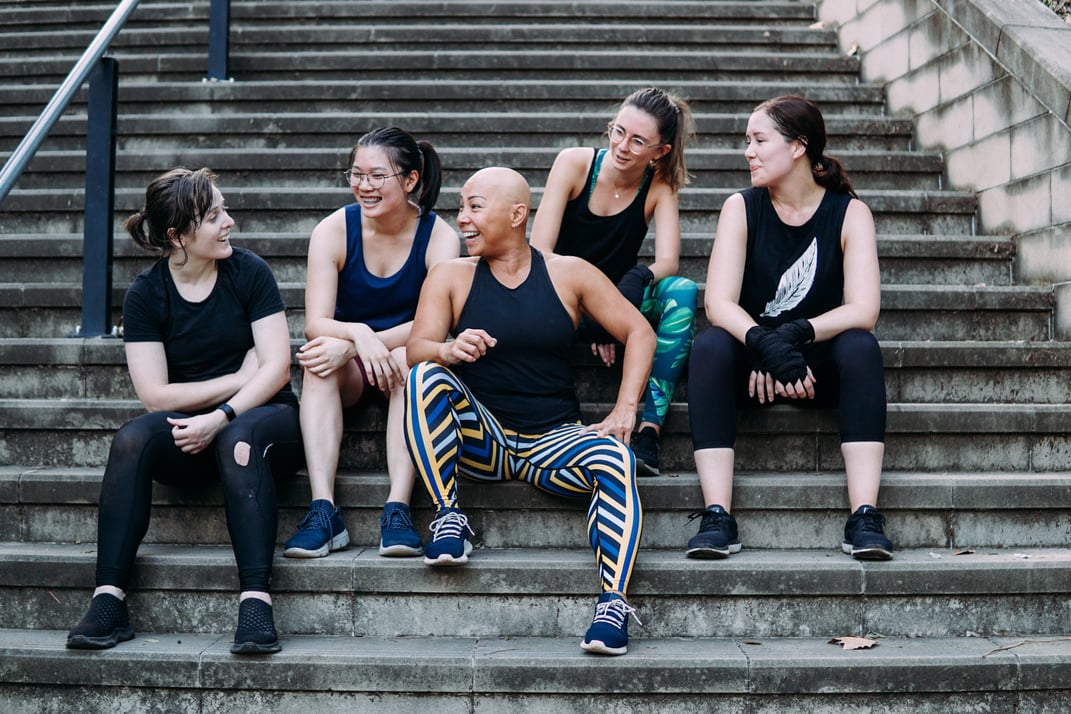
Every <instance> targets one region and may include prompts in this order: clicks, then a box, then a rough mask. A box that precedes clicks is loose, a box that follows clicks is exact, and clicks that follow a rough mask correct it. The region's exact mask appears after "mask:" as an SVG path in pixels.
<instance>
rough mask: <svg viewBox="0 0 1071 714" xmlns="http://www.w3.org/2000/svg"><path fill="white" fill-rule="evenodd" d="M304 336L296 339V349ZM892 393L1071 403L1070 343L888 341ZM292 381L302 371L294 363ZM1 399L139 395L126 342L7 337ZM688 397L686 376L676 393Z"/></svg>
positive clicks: (611, 395) (585, 380)
mask: <svg viewBox="0 0 1071 714" xmlns="http://www.w3.org/2000/svg"><path fill="white" fill-rule="evenodd" d="M303 341H304V340H300V339H294V340H293V341H292V346H291V348H292V350H296V349H297V348H298V347H299V346H300V345H301V344H302V343H303ZM882 356H883V358H884V361H885V382H886V390H887V393H888V396H889V399H890V400H891V401H893V402H901V403H912V404H940V403H944V402H952V403H962V402H967V401H971V402H975V403H989V404H1067V403H1068V402H1071V343H1066V342H1022V341H1013V342H981V341H979V342H955V341H951V342H929V341H910V342H903V341H900V342H898V341H887V342H884V343H882ZM573 364H574V368H575V374H576V382H577V396H578V397H579V398H580V400H581V401H584V402H603V403H605V402H610V401H613V400H614V399H615V398H616V394H617V388H618V385H619V383H620V376H621V372H620V367H619V366H618V367H613V368H609V369H608V368H606V367H604V366H603V365H602V363H601V362H599V361H598V360H597V359H596V358H595V357H593V356H592V355H591V353H590V351H589V349H588V347H587V346H586V345H577V346H576V347H575V348H574V354H573ZM291 377H292V382H293V384H294V386H295V388H298V389H300V386H301V371H300V369H299V368H298V365H297V361H296V359H295V360H294V361H293V362H292V372H291ZM0 398H4V399H34V398H36V399H88V400H94V399H135V398H136V395H135V394H134V389H133V386H132V385H131V383H130V377H129V375H128V373H127V369H126V358H125V355H124V352H123V346H122V342H121V341H120V340H117V339H108V338H94V339H82V338H66V337H53V338H11V339H0ZM674 399H675V401H677V402H678V403H685V402H686V401H687V399H688V388H687V378H686V376H685V378H684V379H682V380H681V384H680V385H678V388H677V393H676V395H675V397H674Z"/></svg>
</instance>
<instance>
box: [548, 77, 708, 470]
mask: <svg viewBox="0 0 1071 714" xmlns="http://www.w3.org/2000/svg"><path fill="white" fill-rule="evenodd" d="M693 134H694V126H693V123H692V114H691V110H690V109H689V107H688V104H687V103H686V102H685V101H684V100H683V99H681V98H679V97H676V96H674V95H672V94H670V93H668V92H665V91H663V90H661V89H657V88H655V87H648V88H646V89H641V90H638V91H636V92H634V93H632V94H631V95H629V96H628V97H627V98H626V99H625V101H624V102H622V104H621V107H620V109H619V110H618V112H617V116H616V117H614V120H613V121H612V122H610V125H609V126H608V128H607V135H608V136H609V138H610V147H609V149H588V148H572V149H565V150H563V151H562V152H561V153H559V154H558V157H557V158H556V159H555V160H554V166H553V167H552V168H551V170H550V176H549V177H548V179H547V186H546V189H545V190H544V192H543V199H542V201H540V204H539V210H538V211H537V213H536V217H535V223H534V224H533V226H532V245H533V246H535V247H536V248H539V249H540V250H543V251H547V252H550V251H553V252H555V253H558V254H560V255H574V256H578V257H581V258H584V259H585V260H587V261H589V262H591V263H593V264H594V265H595V266H596V267H598V268H599V269H600V270H602V272H603V273H605V274H606V276H607V277H609V278H610V280H612V281H613V282H614V283H615V284H616V285H617V287H618V289H619V290H620V291H621V293H622V294H623V295H624V296H625V297H627V298H628V299H629V301H630V302H631V303H632V304H633V305H635V306H636V307H637V308H638V309H639V310H640V311H641V312H642V313H643V315H644V316H645V317H646V318H647V319H648V320H649V321H650V322H651V324H652V325H653V326H654V327H655V330H656V332H657V334H658V349H657V351H656V352H655V357H654V363H653V364H652V366H651V376H650V378H649V380H648V383H647V389H646V391H645V392H644V408H643V414H642V416H641V421H640V425H639V430H638V431H637V433H636V434H635V435H634V436H633V439H632V450H633V451H634V452H635V454H636V462H637V464H636V465H637V468H638V472H639V473H640V474H643V475H652V476H656V475H658V473H659V463H658V452H659V446H660V443H661V432H662V424H663V422H664V421H665V418H666V412H667V411H668V410H669V404H670V401H671V400H672V399H673V392H674V390H675V388H676V385H677V380H678V379H679V378H680V374H681V371H682V370H683V369H684V365H685V364H686V363H687V361H688V351H689V349H690V348H691V345H692V333H693V330H694V325H695V305H696V293H697V288H696V284H695V283H694V282H693V281H691V280H689V279H687V278H683V277H680V276H678V275H677V270H678V262H679V258H680V241H681V237H680V220H679V217H678V208H677V206H678V201H677V194H678V192H679V191H680V190H681V188H683V187H684V185H685V184H686V183H687V182H688V172H687V170H686V169H685V166H684V145H685V143H686V141H687V140H688V139H689V138H690V137H691V136H692V135H693ZM652 219H654V223H655V259H654V262H653V263H651V264H650V265H646V264H643V263H638V262H637V259H638V257H639V252H640V246H641V245H642V244H643V240H644V237H645V236H646V235H647V231H648V224H649V223H650V222H651V220H652ZM577 336H578V339H581V340H583V341H584V342H589V343H591V351H592V354H595V355H597V356H598V357H599V358H600V359H601V360H602V361H603V363H604V364H606V366H610V365H612V364H613V363H614V361H615V360H616V346H615V344H614V341H613V339H612V338H611V337H609V335H607V334H606V332H605V331H604V330H602V328H601V327H599V326H598V325H597V324H594V323H591V322H589V321H587V320H585V321H583V322H581V325H580V328H579V329H578V330H577Z"/></svg>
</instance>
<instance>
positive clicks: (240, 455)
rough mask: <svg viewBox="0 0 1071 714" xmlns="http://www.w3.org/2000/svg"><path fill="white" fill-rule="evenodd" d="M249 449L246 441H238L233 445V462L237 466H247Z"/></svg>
mask: <svg viewBox="0 0 1071 714" xmlns="http://www.w3.org/2000/svg"><path fill="white" fill-rule="evenodd" d="M250 451H251V447H250V446H249V442H248V441H239V442H238V443H237V444H235V445H234V463H236V464H238V465H239V466H248V465H249V453H250Z"/></svg>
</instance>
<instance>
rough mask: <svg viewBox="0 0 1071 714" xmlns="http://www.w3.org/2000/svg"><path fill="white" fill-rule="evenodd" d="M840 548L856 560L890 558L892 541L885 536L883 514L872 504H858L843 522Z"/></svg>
mask: <svg viewBox="0 0 1071 714" xmlns="http://www.w3.org/2000/svg"><path fill="white" fill-rule="evenodd" d="M840 549H841V550H843V551H844V552H845V553H847V554H848V555H850V556H852V557H853V558H855V559H856V560H889V559H890V558H892V551H893V548H892V541H890V540H889V539H888V538H886V537H885V516H883V515H881V512H880V511H878V509H876V508H874V507H873V506H859V508H857V509H856V511H855V513H853V514H852V515H850V516H849V517H848V522H847V523H846V524H844V542H843V543H841V544H840Z"/></svg>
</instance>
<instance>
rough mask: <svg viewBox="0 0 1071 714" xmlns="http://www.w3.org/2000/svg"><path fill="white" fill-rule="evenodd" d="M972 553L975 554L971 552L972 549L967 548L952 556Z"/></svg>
mask: <svg viewBox="0 0 1071 714" xmlns="http://www.w3.org/2000/svg"><path fill="white" fill-rule="evenodd" d="M972 553H974V551H973V550H971V549H970V548H967V549H965V550H957V551H956V552H955V553H953V554H952V555H971V554H972Z"/></svg>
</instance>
